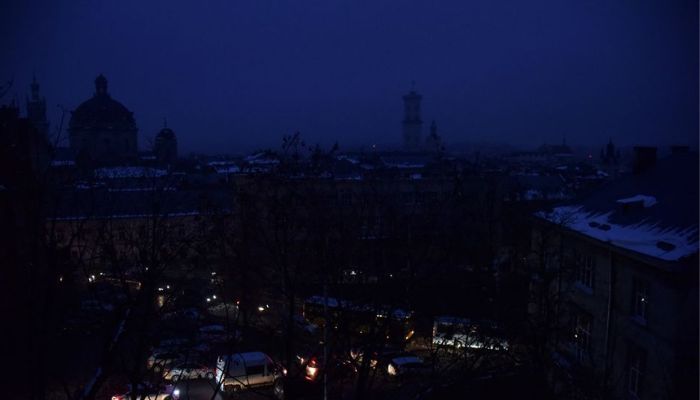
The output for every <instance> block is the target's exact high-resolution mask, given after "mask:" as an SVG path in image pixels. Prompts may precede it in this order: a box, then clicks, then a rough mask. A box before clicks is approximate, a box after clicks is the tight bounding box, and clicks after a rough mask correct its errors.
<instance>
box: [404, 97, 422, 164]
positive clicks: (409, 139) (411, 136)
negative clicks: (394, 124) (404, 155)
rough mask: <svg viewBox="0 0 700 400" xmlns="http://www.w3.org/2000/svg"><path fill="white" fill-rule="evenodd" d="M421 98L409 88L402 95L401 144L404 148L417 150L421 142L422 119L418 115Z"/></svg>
mask: <svg viewBox="0 0 700 400" xmlns="http://www.w3.org/2000/svg"><path fill="white" fill-rule="evenodd" d="M422 98H423V96H421V95H420V94H418V93H416V91H415V90H414V89H413V88H411V91H410V92H409V93H408V94H406V95H404V96H403V105H404V118H403V144H404V148H405V149H406V150H418V149H419V148H420V146H421V144H422V141H421V130H422V128H423V120H421V117H420V101H421V99H422Z"/></svg>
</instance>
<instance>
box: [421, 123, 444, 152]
mask: <svg viewBox="0 0 700 400" xmlns="http://www.w3.org/2000/svg"><path fill="white" fill-rule="evenodd" d="M425 147H426V148H427V150H428V151H437V152H440V151H441V150H442V139H441V138H440V135H438V133H437V124H436V123H435V120H433V121H432V122H431V123H430V134H429V135H428V137H427V138H426V139H425Z"/></svg>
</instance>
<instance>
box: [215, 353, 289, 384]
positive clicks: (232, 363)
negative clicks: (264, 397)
mask: <svg viewBox="0 0 700 400" xmlns="http://www.w3.org/2000/svg"><path fill="white" fill-rule="evenodd" d="M286 373H287V371H286V370H285V369H284V368H283V367H282V366H280V365H279V364H276V363H275V362H274V361H273V360H272V358H270V356H268V355H267V354H265V353H262V352H259V351H256V352H249V353H236V354H231V355H223V356H219V357H218V358H217V360H216V382H217V383H218V384H219V385H220V386H221V390H222V391H224V392H234V391H238V390H241V389H243V388H246V387H256V386H271V385H274V384H275V382H276V381H277V380H278V379H280V378H281V377H283V376H284V375H286Z"/></svg>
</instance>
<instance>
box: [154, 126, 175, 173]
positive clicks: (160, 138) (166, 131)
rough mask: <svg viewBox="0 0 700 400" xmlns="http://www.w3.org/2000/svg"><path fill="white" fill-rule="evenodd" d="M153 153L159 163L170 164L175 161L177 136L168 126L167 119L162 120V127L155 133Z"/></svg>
mask: <svg viewBox="0 0 700 400" xmlns="http://www.w3.org/2000/svg"><path fill="white" fill-rule="evenodd" d="M153 154H154V155H155V156H156V160H157V161H158V163H159V164H161V165H172V164H174V163H175V161H177V138H176V137H175V132H173V130H172V129H170V128H168V121H167V120H163V129H161V130H160V132H158V134H157V135H156V140H155V143H154V144H153Z"/></svg>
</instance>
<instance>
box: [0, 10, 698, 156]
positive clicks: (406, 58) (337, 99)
mask: <svg viewBox="0 0 700 400" xmlns="http://www.w3.org/2000/svg"><path fill="white" fill-rule="evenodd" d="M1 7H2V8H1V9H0V10H1V11H2V13H0V14H2V15H3V17H0V19H1V20H2V22H3V23H2V28H0V29H2V35H0V36H2V39H0V43H2V48H3V49H4V51H5V54H9V55H10V56H9V57H5V63H3V64H2V65H0V81H2V82H5V81H7V80H9V79H12V78H14V86H13V88H12V90H11V91H10V93H8V95H7V96H5V98H4V99H2V100H0V101H1V102H8V101H10V100H11V98H12V97H13V96H15V95H16V96H17V98H18V100H19V102H20V105H21V108H22V110H23V111H24V101H25V96H26V95H27V93H28V92H29V84H30V82H31V79H32V74H34V73H35V74H36V77H37V80H38V81H39V83H40V84H41V91H42V94H43V95H44V96H45V97H46V100H47V109H48V113H49V118H50V121H51V124H52V130H54V129H55V128H56V127H57V125H58V123H59V121H60V110H59V108H58V105H59V104H60V105H62V106H64V107H66V108H67V109H70V110H72V109H75V108H76V107H77V106H78V105H79V104H80V103H81V102H82V101H84V100H87V99H88V98H89V97H91V96H92V94H93V92H94V84H93V81H94V79H95V77H96V76H97V75H98V74H99V73H103V74H104V75H105V76H106V77H107V79H108V80H109V92H110V94H111V95H112V97H113V98H114V99H116V100H118V101H120V102H121V103H122V104H124V105H125V106H126V107H127V108H129V109H130V110H131V111H133V112H134V116H135V119H136V123H137V125H138V127H139V141H140V147H141V148H144V147H145V146H146V144H147V143H148V139H150V138H153V137H154V136H155V134H156V133H157V132H158V130H159V129H160V128H161V127H162V124H163V118H167V120H168V125H169V127H171V128H172V129H173V130H174V131H175V133H176V135H177V137H178V142H179V145H180V150H181V153H182V154H188V153H190V152H197V153H204V154H219V153H245V152H249V151H252V150H254V149H258V148H268V147H277V146H278V145H279V143H280V142H281V137H282V136H283V135H287V134H291V133H294V132H296V131H300V132H301V133H302V135H303V137H304V138H305V140H306V141H307V142H308V143H311V144H314V143H320V144H322V145H324V146H330V145H332V144H333V143H334V142H338V143H340V145H341V148H345V149H350V148H359V147H360V146H362V145H365V146H370V145H371V144H373V143H378V144H380V145H382V146H385V145H386V144H395V145H396V146H398V145H399V144H400V143H401V119H402V117H403V115H402V112H403V105H402V101H401V96H402V95H403V94H405V93H406V92H408V91H409V90H410V88H411V82H412V81H415V82H416V83H415V88H416V90H417V91H418V92H419V93H420V94H422V95H423V103H422V110H423V113H422V114H423V120H424V125H423V134H424V136H425V135H426V134H427V133H428V127H429V125H430V121H431V120H433V119H435V120H436V121H437V125H438V132H439V134H440V135H441V136H442V137H443V138H444V139H445V141H446V142H447V143H449V144H457V143H493V144H498V143H503V144H508V145H512V146H515V147H519V148H534V147H537V146H539V145H541V144H545V143H548V144H559V143H561V142H562V140H563V138H564V137H565V138H566V141H567V143H569V144H571V145H585V146H593V147H595V146H602V145H604V144H605V143H607V141H608V139H609V138H612V139H613V141H614V142H615V143H616V144H618V145H620V146H631V145H636V144H653V145H660V146H668V145H671V144H688V145H691V146H693V147H697V143H698V37H697V26H698V4H697V2H696V1H695V2H692V1H680V2H672V3H666V2H663V3H662V2H658V3H653V4H639V3H624V4H623V3H609V2H604V1H594V2H588V3H586V4H578V3H566V4H564V3H560V2H555V1H536V2H529V3H523V2H518V1H508V2H504V3H498V4H492V3H491V2H486V1H479V2H469V3H465V2H459V1H448V2H444V3H443V2H441V3H440V6H439V7H438V6H435V5H434V4H428V3H426V2H420V1H417V0H415V1H413V0H412V1H407V2H401V3H394V2H389V1H374V2H367V1H338V2H324V1H310V2H305V3H298V2H279V3H272V2H269V3H268V2H260V1H241V2H237V3H230V2H226V1H212V2H208V3H207V4H196V5H195V4H190V3H187V2H165V1H154V2H147V3H141V2H134V1H123V2H119V3H99V4H98V3H92V2H82V3H75V2H64V1H48V0H45V1H40V0H30V1H10V2H6V3H5V4H4V5H3V6H1ZM67 123H68V121H67V119H66V121H64V128H65V126H66V125H67Z"/></svg>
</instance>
